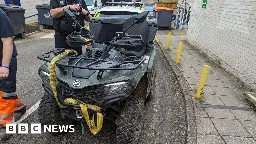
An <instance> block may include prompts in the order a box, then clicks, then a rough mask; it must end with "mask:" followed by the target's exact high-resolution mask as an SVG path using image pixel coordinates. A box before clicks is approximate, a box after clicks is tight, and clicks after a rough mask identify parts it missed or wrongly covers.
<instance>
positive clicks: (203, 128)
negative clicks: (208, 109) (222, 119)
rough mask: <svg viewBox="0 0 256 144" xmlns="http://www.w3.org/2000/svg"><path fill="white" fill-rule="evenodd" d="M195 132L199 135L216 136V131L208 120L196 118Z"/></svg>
mask: <svg viewBox="0 0 256 144" xmlns="http://www.w3.org/2000/svg"><path fill="white" fill-rule="evenodd" d="M196 123H197V132H198V134H201V135H217V134H218V133H217V131H216V129H215V127H214V125H213V123H212V122H211V119H210V118H202V117H197V119H196Z"/></svg>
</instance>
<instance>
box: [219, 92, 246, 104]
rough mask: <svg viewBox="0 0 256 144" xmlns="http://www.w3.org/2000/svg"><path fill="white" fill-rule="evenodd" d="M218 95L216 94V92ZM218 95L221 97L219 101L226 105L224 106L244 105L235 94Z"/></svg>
mask: <svg viewBox="0 0 256 144" xmlns="http://www.w3.org/2000/svg"><path fill="white" fill-rule="evenodd" d="M217 95H218V94H217ZM218 97H219V98H220V99H221V101H222V102H223V103H224V104H225V105H226V106H237V107H246V105H245V104H244V103H242V102H241V101H240V100H239V99H238V98H236V97H235V96H230V95H229V96H219V95H218Z"/></svg>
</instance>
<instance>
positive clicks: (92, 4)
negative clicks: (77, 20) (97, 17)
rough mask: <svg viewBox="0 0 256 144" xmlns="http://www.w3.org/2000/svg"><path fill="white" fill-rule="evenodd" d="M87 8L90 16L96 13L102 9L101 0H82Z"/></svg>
mask: <svg viewBox="0 0 256 144" xmlns="http://www.w3.org/2000/svg"><path fill="white" fill-rule="evenodd" d="M84 1H85V3H86V5H87V8H88V10H89V12H90V14H91V15H92V16H94V14H95V13H96V11H97V10H98V9H99V8H101V7H102V2H101V0H84Z"/></svg>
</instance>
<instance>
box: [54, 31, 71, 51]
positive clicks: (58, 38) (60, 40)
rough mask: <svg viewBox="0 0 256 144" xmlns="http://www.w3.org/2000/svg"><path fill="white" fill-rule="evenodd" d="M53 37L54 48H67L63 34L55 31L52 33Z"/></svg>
mask: <svg viewBox="0 0 256 144" xmlns="http://www.w3.org/2000/svg"><path fill="white" fill-rule="evenodd" d="M54 38H55V48H68V45H67V43H66V37H65V36H63V35H61V34H60V33H57V32H56V33H55V35H54Z"/></svg>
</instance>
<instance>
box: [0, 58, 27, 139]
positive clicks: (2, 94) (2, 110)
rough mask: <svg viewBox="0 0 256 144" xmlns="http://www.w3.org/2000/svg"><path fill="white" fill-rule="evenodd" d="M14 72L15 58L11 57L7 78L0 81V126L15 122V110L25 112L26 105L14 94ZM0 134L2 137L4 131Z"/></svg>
mask: <svg viewBox="0 0 256 144" xmlns="http://www.w3.org/2000/svg"><path fill="white" fill-rule="evenodd" d="M16 73H17V59H16V58H12V60H11V63H10V69H9V76H8V78H6V79H4V80H1V81H0V127H2V128H3V127H5V126H6V124H7V123H12V122H15V118H14V112H15V110H16V111H20V110H23V111H22V112H23V113H24V112H25V110H24V108H25V107H26V105H25V104H24V103H22V102H21V101H20V99H19V98H18V96H17V95H16ZM0 136H1V138H2V137H3V136H4V133H3V134H2V133H1V135H0Z"/></svg>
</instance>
